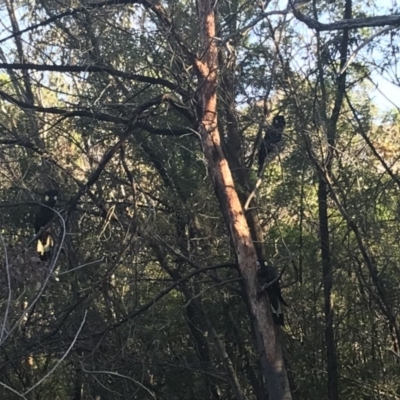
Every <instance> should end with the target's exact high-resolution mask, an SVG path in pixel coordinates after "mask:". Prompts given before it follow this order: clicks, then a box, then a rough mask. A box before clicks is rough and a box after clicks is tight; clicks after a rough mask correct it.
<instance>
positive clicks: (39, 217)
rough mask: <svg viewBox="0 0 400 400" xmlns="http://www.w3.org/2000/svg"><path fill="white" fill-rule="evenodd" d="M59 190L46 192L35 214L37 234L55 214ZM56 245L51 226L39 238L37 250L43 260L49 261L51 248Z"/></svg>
mask: <svg viewBox="0 0 400 400" xmlns="http://www.w3.org/2000/svg"><path fill="white" fill-rule="evenodd" d="M57 196H58V191H57V190H48V191H47V192H46V193H45V194H44V198H43V200H42V204H41V205H40V207H39V210H38V211H37V213H36V216H35V234H37V233H38V232H39V231H40V228H42V227H44V226H46V225H47V224H48V223H49V222H50V221H51V219H52V218H53V216H54V211H53V208H54V206H55V205H56V203H57ZM53 245H54V241H53V238H52V236H51V233H50V228H47V229H46V230H45V231H44V232H43V233H42V234H41V235H40V237H39V238H38V241H37V246H36V251H37V252H38V254H39V256H40V259H41V260H42V261H47V260H49V259H50V256H51V249H52V247H53Z"/></svg>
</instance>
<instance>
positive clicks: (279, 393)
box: [194, 0, 292, 400]
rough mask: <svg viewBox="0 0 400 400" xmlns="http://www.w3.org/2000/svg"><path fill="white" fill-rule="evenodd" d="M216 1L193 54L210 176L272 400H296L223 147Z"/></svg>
mask: <svg viewBox="0 0 400 400" xmlns="http://www.w3.org/2000/svg"><path fill="white" fill-rule="evenodd" d="M212 4H213V2H212V1H211V0H199V1H198V3H197V5H198V13H199V21H200V30H201V41H202V43H201V44H202V50H203V52H202V53H201V54H202V57H201V59H199V58H195V59H194V66H195V69H196V73H197V77H198V80H199V82H198V84H199V86H198V97H197V99H198V110H199V114H200V115H198V121H199V126H198V130H199V133H200V136H201V142H202V145H203V151H204V155H205V158H206V160H207V162H208V168H209V172H210V176H211V179H212V182H213V185H214V190H215V192H216V195H217V198H218V201H219V204H220V207H221V210H222V211H223V213H224V217H225V220H226V223H227V225H228V227H229V232H230V235H231V239H232V242H233V244H234V247H235V252H236V255H237V259H238V264H239V269H240V272H241V274H242V276H243V281H244V286H245V289H246V292H247V296H248V299H249V307H250V311H251V314H252V317H253V321H254V324H255V332H256V336H257V345H258V350H259V354H260V356H261V360H262V367H263V374H264V377H265V380H266V382H267V390H268V395H269V399H270V400H289V399H290V400H291V399H292V396H291V393H290V389H289V383H288V378H287V374H286V369H285V365H284V361H283V356H282V349H281V346H280V343H279V340H278V334H277V330H276V328H275V325H274V323H273V321H272V315H271V312H270V309H269V307H267V300H266V299H265V297H263V298H261V299H258V297H257V289H258V284H257V276H256V275H257V274H256V252H255V249H254V246H253V241H252V238H251V235H250V231H249V227H248V225H247V221H246V218H245V215H244V211H243V208H242V205H241V203H240V201H239V197H238V194H237V192H236V190H235V186H234V182H233V179H232V174H231V171H230V169H229V166H228V162H227V160H226V158H225V156H224V153H223V151H222V147H221V138H220V135H219V131H218V115H217V69H218V48H217V43H216V41H215V40H214V38H215V36H216V29H215V15H214V9H213V5H212Z"/></svg>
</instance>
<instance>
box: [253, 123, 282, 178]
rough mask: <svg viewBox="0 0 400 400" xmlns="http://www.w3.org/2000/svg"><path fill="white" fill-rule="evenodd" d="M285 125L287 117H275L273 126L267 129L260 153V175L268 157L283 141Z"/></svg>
mask: <svg viewBox="0 0 400 400" xmlns="http://www.w3.org/2000/svg"><path fill="white" fill-rule="evenodd" d="M285 125H286V122H285V117H284V116H283V115H275V117H274V119H273V120H272V125H271V126H269V127H268V128H267V131H266V132H265V136H264V139H263V141H262V143H261V147H260V152H259V153H258V173H260V172H261V170H262V167H263V166H264V162H265V159H266V157H267V155H268V154H269V153H272V152H273V151H274V150H276V146H277V145H278V144H279V142H280V141H281V140H282V134H283V129H284V128H285Z"/></svg>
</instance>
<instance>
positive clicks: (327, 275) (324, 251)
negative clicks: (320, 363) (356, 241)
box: [318, 176, 339, 400]
mask: <svg viewBox="0 0 400 400" xmlns="http://www.w3.org/2000/svg"><path fill="white" fill-rule="evenodd" d="M327 199H328V193H327V184H326V182H325V180H324V179H323V177H322V176H321V177H320V179H319V185H318V212H319V232H320V246H321V258H322V278H323V284H324V306H325V307H324V310H325V345H326V353H327V370H328V394H329V399H330V400H337V399H338V398H339V397H338V396H339V393H338V374H337V358H336V344H335V336H334V331H333V314H334V313H333V307H332V279H333V274H332V263H331V253H330V248H329V225H328V205H327Z"/></svg>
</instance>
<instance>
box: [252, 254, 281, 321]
mask: <svg viewBox="0 0 400 400" xmlns="http://www.w3.org/2000/svg"><path fill="white" fill-rule="evenodd" d="M257 275H258V280H259V282H260V285H261V288H262V290H263V292H266V293H267V295H268V299H269V303H270V304H271V310H272V317H273V318H274V322H275V324H277V325H281V326H283V325H285V322H284V318H283V311H282V307H281V305H282V304H283V305H284V306H286V307H287V304H286V302H285V300H284V299H283V297H282V294H281V285H280V283H279V279H278V278H279V275H278V273H277V271H276V269H275V267H274V266H272V265H268V264H267V263H266V262H265V261H264V260H258V270H257ZM271 282H273V283H271Z"/></svg>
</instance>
